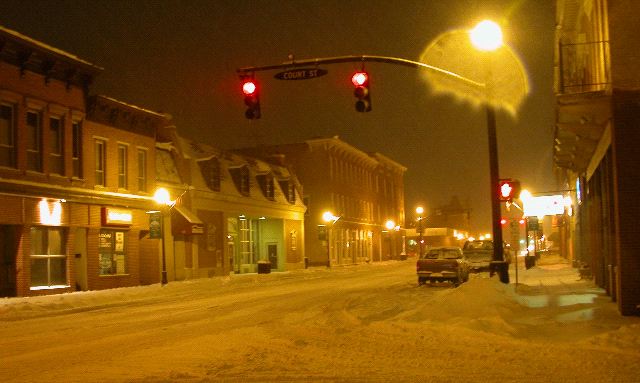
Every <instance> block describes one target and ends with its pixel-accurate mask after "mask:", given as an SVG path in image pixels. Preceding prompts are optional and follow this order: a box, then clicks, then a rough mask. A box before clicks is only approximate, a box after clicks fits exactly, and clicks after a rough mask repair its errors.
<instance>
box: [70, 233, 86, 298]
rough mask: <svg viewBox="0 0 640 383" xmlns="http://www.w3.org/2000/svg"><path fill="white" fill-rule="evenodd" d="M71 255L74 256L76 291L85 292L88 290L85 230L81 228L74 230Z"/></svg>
mask: <svg viewBox="0 0 640 383" xmlns="http://www.w3.org/2000/svg"><path fill="white" fill-rule="evenodd" d="M73 253H74V256H75V275H76V290H78V291H87V290H89V285H88V281H87V229H85V228H82V227H79V228H77V229H76V233H75V241H74V244H73Z"/></svg>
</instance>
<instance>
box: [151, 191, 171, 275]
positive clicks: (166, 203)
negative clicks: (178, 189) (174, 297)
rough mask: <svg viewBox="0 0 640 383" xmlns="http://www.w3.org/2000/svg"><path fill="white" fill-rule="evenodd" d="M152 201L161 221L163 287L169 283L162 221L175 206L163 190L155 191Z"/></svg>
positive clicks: (167, 193)
mask: <svg viewBox="0 0 640 383" xmlns="http://www.w3.org/2000/svg"><path fill="white" fill-rule="evenodd" d="M153 200H154V201H155V202H156V203H157V204H158V205H159V207H160V214H161V219H160V232H161V235H162V281H161V283H162V285H163V286H164V285H166V284H167V283H168V282H169V281H168V280H167V258H166V255H165V238H164V237H165V231H164V228H165V225H164V220H165V218H166V216H167V215H168V213H169V211H170V210H171V208H172V207H173V205H175V201H172V200H171V196H170V194H169V191H168V190H167V189H165V188H159V189H157V190H156V192H155V194H154V195H153Z"/></svg>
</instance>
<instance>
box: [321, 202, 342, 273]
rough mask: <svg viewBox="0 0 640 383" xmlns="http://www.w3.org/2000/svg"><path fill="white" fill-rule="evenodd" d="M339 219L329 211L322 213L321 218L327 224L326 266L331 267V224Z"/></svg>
mask: <svg viewBox="0 0 640 383" xmlns="http://www.w3.org/2000/svg"><path fill="white" fill-rule="evenodd" d="M339 219H340V216H335V215H333V213H332V212H330V211H325V212H324V213H323V214H322V220H323V221H325V222H326V223H327V225H329V227H327V267H331V242H330V240H331V230H332V229H333V224H335V223H336V222H338V220H339Z"/></svg>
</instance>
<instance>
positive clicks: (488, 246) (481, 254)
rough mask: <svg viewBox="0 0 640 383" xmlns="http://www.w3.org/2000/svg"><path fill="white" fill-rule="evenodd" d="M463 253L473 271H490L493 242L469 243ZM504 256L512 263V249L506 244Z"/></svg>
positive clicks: (486, 240) (477, 241)
mask: <svg viewBox="0 0 640 383" xmlns="http://www.w3.org/2000/svg"><path fill="white" fill-rule="evenodd" d="M462 252H463V253H464V256H465V258H466V259H467V261H468V262H469V267H470V268H471V270H472V271H485V270H489V268H490V266H491V261H493V241H492V240H490V239H485V240H474V241H467V242H465V244H464V246H463V248H462ZM503 256H504V260H505V261H507V263H511V249H510V248H509V246H507V245H506V244H504V245H503Z"/></svg>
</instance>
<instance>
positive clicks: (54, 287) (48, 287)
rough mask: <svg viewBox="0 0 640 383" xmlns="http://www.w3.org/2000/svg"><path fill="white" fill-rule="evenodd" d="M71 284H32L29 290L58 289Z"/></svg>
mask: <svg viewBox="0 0 640 383" xmlns="http://www.w3.org/2000/svg"><path fill="white" fill-rule="evenodd" d="M69 287H71V286H68V285H54V286H32V287H29V290H31V291H37V290H57V289H68V288H69Z"/></svg>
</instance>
